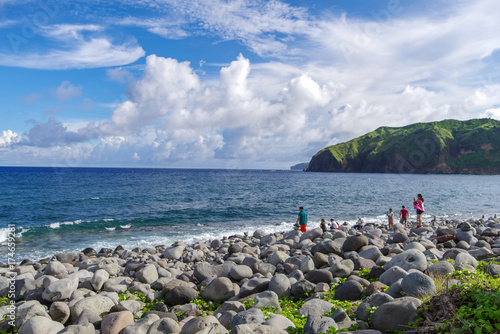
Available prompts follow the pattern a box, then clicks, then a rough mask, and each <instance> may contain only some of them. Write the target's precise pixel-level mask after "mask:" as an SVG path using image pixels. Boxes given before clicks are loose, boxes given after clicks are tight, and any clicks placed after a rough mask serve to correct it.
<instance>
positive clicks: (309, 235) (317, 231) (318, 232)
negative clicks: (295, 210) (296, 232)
mask: <svg viewBox="0 0 500 334" xmlns="http://www.w3.org/2000/svg"><path fill="white" fill-rule="evenodd" d="M322 235H323V230H322V229H321V228H319V227H317V228H313V229H311V230H309V231H307V232H306V233H304V234H302V235H301V236H300V241H303V240H305V239H309V240H311V241H314V239H316V238H319V237H321V236H322Z"/></svg>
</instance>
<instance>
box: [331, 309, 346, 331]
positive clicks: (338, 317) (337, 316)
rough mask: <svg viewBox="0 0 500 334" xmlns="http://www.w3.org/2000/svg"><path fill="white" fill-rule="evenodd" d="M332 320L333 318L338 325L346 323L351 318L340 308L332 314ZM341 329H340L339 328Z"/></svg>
mask: <svg viewBox="0 0 500 334" xmlns="http://www.w3.org/2000/svg"><path fill="white" fill-rule="evenodd" d="M330 318H332V319H333V320H335V322H336V323H337V324H338V323H339V322H341V321H344V320H349V316H348V315H347V313H346V312H345V311H344V310H343V309H341V308H338V309H336V310H335V312H333V313H332V315H331V316H330ZM339 329H340V328H339Z"/></svg>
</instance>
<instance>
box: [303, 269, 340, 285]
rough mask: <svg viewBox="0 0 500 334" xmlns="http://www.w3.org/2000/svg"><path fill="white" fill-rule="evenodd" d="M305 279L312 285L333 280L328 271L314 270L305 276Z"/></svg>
mask: <svg viewBox="0 0 500 334" xmlns="http://www.w3.org/2000/svg"><path fill="white" fill-rule="evenodd" d="M305 279H306V280H308V281H309V282H311V283H314V284H318V283H321V282H323V283H330V282H331V281H332V279H333V275H332V273H331V272H330V271H328V270H324V269H314V270H311V271H309V272H308V273H307V274H306V276H305Z"/></svg>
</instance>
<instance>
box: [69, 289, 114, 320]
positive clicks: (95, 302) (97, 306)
mask: <svg viewBox="0 0 500 334" xmlns="http://www.w3.org/2000/svg"><path fill="white" fill-rule="evenodd" d="M114 305H115V304H114V302H113V301H112V300H111V299H110V298H108V297H104V296H100V295H96V296H90V297H87V298H84V299H82V300H80V301H78V302H77V303H76V304H75V305H73V307H72V308H71V321H75V320H76V318H78V316H79V315H80V314H81V313H82V312H83V311H84V310H91V311H93V312H94V313H95V314H97V315H101V314H104V313H107V312H109V310H111V308H112V307H113V306H114Z"/></svg>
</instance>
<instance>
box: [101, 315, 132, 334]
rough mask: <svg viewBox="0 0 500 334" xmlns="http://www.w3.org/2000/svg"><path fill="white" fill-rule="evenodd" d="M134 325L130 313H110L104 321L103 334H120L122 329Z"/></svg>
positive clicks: (102, 324)
mask: <svg viewBox="0 0 500 334" xmlns="http://www.w3.org/2000/svg"><path fill="white" fill-rule="evenodd" d="M133 323H134V315H133V314H132V312H130V311H122V312H115V313H110V314H108V315H106V316H105V317H104V319H102V322H101V334H119V333H120V331H121V330H122V329H124V328H125V327H127V326H128V325H131V324H133Z"/></svg>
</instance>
